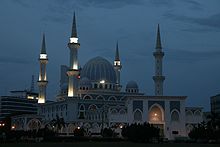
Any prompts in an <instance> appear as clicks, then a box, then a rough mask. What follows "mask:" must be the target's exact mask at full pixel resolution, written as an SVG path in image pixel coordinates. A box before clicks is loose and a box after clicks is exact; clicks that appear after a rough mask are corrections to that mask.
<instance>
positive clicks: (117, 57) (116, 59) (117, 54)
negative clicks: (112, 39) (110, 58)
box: [115, 41, 120, 61]
mask: <svg viewBox="0 0 220 147" xmlns="http://www.w3.org/2000/svg"><path fill="white" fill-rule="evenodd" d="M115 61H120V58H119V51H118V41H117V44H116V52H115Z"/></svg>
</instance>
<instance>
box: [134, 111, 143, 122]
mask: <svg viewBox="0 0 220 147" xmlns="http://www.w3.org/2000/svg"><path fill="white" fill-rule="evenodd" d="M134 121H135V122H141V121H142V112H141V110H140V109H136V110H135V111H134Z"/></svg>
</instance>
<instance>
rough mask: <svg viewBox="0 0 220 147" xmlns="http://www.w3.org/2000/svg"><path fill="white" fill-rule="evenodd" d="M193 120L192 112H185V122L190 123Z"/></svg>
mask: <svg viewBox="0 0 220 147" xmlns="http://www.w3.org/2000/svg"><path fill="white" fill-rule="evenodd" d="M192 120H193V112H192V111H191V110H187V111H186V122H191V121H192Z"/></svg>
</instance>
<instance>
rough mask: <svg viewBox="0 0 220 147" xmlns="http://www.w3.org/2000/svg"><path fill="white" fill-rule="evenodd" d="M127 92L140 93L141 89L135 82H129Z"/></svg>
mask: <svg viewBox="0 0 220 147" xmlns="http://www.w3.org/2000/svg"><path fill="white" fill-rule="evenodd" d="M125 91H126V92H129V93H138V92H139V89H138V85H137V83H136V82H135V81H129V82H128V83H127V85H126V89H125Z"/></svg>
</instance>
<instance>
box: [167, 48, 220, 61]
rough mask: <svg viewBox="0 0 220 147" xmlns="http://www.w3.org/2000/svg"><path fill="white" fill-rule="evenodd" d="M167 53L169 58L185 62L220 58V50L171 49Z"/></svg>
mask: <svg viewBox="0 0 220 147" xmlns="http://www.w3.org/2000/svg"><path fill="white" fill-rule="evenodd" d="M165 55H166V56H167V59H168V60H174V61H184V62H199V61H204V60H211V59H217V58H220V51H206V52H204V51H203V52H199V51H185V50H174V49H169V50H168V51H167V52H166V53H165Z"/></svg>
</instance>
